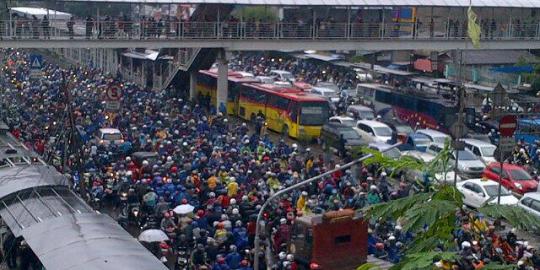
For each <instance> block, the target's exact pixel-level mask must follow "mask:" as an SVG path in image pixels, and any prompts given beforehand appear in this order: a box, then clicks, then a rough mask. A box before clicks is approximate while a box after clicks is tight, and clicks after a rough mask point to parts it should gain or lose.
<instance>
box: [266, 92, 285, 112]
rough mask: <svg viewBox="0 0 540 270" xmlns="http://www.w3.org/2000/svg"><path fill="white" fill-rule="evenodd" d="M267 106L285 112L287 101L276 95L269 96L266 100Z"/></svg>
mask: <svg viewBox="0 0 540 270" xmlns="http://www.w3.org/2000/svg"><path fill="white" fill-rule="evenodd" d="M268 106H270V107H274V108H277V109H280V110H284V111H285V110H287V108H288V107H289V100H288V99H286V98H283V97H280V96H277V95H271V96H270V97H269V98H268Z"/></svg>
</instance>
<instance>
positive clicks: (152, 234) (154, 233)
mask: <svg viewBox="0 0 540 270" xmlns="http://www.w3.org/2000/svg"><path fill="white" fill-rule="evenodd" d="M167 240H169V237H168V236H167V234H165V232H163V231H162V230H156V229H150V230H146V231H143V232H141V234H139V241H141V242H148V243H152V242H161V241H167Z"/></svg>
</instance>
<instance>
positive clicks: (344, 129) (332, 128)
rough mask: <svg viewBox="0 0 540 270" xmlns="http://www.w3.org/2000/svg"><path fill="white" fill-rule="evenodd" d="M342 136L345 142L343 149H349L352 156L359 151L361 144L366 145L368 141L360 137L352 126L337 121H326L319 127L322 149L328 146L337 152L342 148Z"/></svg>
mask: <svg viewBox="0 0 540 270" xmlns="http://www.w3.org/2000/svg"><path fill="white" fill-rule="evenodd" d="M342 136H343V140H344V142H345V145H344V147H345V149H344V150H346V151H349V152H350V153H351V154H352V155H353V156H355V155H357V154H358V153H359V152H360V149H361V148H362V146H367V145H368V143H369V142H367V141H366V140H364V139H362V137H360V135H358V133H357V132H356V131H355V130H354V129H353V128H352V127H349V126H345V125H342V124H337V123H327V124H325V125H324V126H323V127H322V129H321V140H322V146H323V149H326V148H330V149H332V150H334V151H337V152H340V150H343V149H341V148H342V145H341V137H342Z"/></svg>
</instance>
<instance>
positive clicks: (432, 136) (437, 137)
mask: <svg viewBox="0 0 540 270" xmlns="http://www.w3.org/2000/svg"><path fill="white" fill-rule="evenodd" d="M416 133H420V134H424V135H426V136H427V137H428V138H429V140H430V141H431V142H433V143H440V144H444V143H445V142H446V140H451V138H450V136H449V135H448V134H446V133H442V132H440V131H437V130H434V129H418V130H416Z"/></svg>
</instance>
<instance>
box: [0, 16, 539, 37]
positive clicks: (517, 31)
mask: <svg viewBox="0 0 540 270" xmlns="http://www.w3.org/2000/svg"><path fill="white" fill-rule="evenodd" d="M466 37H467V29H466V24H463V23H446V22H444V23H427V24H426V23H394V22H390V23H343V22H320V23H318V24H316V25H312V24H305V23H288V22H167V21H165V22H150V21H113V20H110V21H109V20H106V21H97V22H96V21H80V20H71V21H65V20H51V21H46V22H43V21H39V20H20V19H19V20H14V21H0V38H1V39H34V40H47V39H53V40H69V39H77V40H82V39H88V40H108V39H112V40H132V39H140V40H246V39H248V40H250V39H251V40H254V39H305V40H309V39H313V40H333V39H336V40H337V39H341V40H343V39H347V40H351V39H422V40H444V39H453V40H455V39H458V40H459V39H465V38H466ZM539 37H540V24H495V25H493V24H491V25H489V26H488V27H484V28H483V29H482V34H481V38H482V39H493V40H515V39H528V40H531V39H539Z"/></svg>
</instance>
